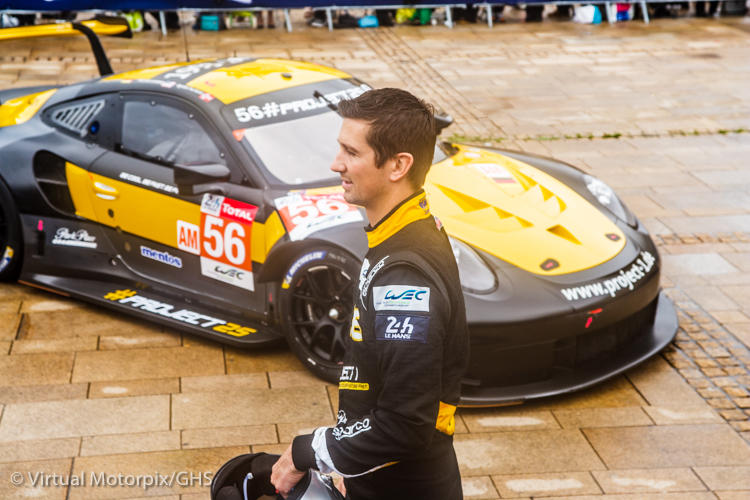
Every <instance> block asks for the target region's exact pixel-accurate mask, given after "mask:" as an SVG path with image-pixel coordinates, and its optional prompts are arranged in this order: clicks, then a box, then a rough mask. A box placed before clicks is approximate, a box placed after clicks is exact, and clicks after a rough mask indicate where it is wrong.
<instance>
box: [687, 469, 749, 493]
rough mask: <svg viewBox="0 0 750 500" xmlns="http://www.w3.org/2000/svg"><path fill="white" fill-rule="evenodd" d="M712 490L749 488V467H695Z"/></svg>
mask: <svg viewBox="0 0 750 500" xmlns="http://www.w3.org/2000/svg"><path fill="white" fill-rule="evenodd" d="M693 470H694V471H695V473H696V474H698V476H700V478H701V479H702V480H703V482H704V483H706V486H708V487H709V488H710V489H712V490H750V467H695V468H694V469H693Z"/></svg>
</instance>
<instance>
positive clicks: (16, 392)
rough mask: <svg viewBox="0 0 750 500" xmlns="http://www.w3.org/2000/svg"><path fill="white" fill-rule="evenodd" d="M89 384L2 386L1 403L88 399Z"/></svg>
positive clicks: (0, 388)
mask: <svg viewBox="0 0 750 500" xmlns="http://www.w3.org/2000/svg"><path fill="white" fill-rule="evenodd" d="M88 389H89V385H88V384H64V385H62V384H57V385H27V386H14V387H0V404H2V403H5V404H11V403H36V402H40V401H59V400H65V399H86V395H87V393H88Z"/></svg>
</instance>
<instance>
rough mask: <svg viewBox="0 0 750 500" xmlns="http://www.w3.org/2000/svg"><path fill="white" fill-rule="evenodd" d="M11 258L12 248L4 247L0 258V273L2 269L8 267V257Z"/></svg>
mask: <svg viewBox="0 0 750 500" xmlns="http://www.w3.org/2000/svg"><path fill="white" fill-rule="evenodd" d="M12 258H13V249H12V248H10V247H5V253H4V254H3V258H2V259H0V273H1V272H3V270H4V269H5V268H6V267H8V264H10V259H12Z"/></svg>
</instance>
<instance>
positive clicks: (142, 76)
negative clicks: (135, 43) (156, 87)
mask: <svg viewBox="0 0 750 500" xmlns="http://www.w3.org/2000/svg"><path fill="white" fill-rule="evenodd" d="M188 64H192V63H187V62H183V63H177V64H167V65H165V66H152V67H150V68H143V69H134V70H131V71H126V72H125V73H118V74H116V75H112V76H108V77H106V78H102V81H107V80H150V79H152V78H153V77H155V76H158V75H161V74H162V73H166V72H167V71H171V70H173V69H177V68H179V67H181V66H186V65H188Z"/></svg>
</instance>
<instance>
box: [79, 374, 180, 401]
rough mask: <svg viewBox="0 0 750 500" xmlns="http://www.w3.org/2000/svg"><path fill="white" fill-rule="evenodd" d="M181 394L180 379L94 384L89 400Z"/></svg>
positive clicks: (91, 386)
mask: <svg viewBox="0 0 750 500" xmlns="http://www.w3.org/2000/svg"><path fill="white" fill-rule="evenodd" d="M179 392H180V379H177V378H157V379H148V380H122V381H117V382H92V383H91V385H90V387H89V399H99V398H122V397H130V396H155V395H157V394H176V393H179Z"/></svg>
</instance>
